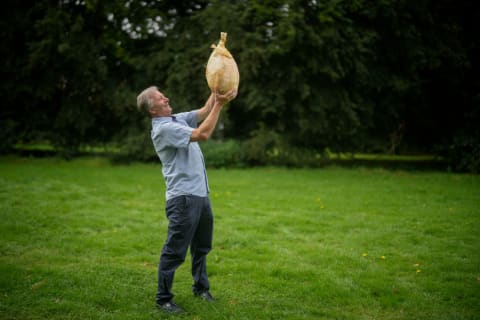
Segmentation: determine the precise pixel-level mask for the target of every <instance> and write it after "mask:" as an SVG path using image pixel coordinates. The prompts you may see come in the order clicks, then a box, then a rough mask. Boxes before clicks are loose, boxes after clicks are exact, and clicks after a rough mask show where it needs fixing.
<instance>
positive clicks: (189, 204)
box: [137, 86, 237, 313]
mask: <svg viewBox="0 0 480 320" xmlns="http://www.w3.org/2000/svg"><path fill="white" fill-rule="evenodd" d="M236 95H237V92H236V91H235V90H232V91H230V92H227V93H226V94H224V95H220V94H218V93H214V92H212V93H211V95H210V97H209V98H208V100H207V102H206V103H205V105H204V106H203V107H202V108H200V109H198V110H194V111H190V112H183V113H178V114H173V115H172V108H171V107H170V104H169V99H168V98H167V97H166V96H165V95H164V94H162V93H161V92H160V91H159V90H158V88H157V87H154V86H152V87H149V88H147V89H145V90H144V91H142V93H140V94H139V95H138V97H137V106H138V108H139V110H140V111H142V112H144V113H146V114H147V115H149V116H150V117H151V118H152V131H151V137H152V141H153V145H154V147H155V151H156V152H157V154H158V156H159V158H160V161H161V162H162V173H163V176H164V178H165V183H166V200H167V202H166V206H165V211H166V216H167V219H168V221H169V224H168V234H167V239H166V241H165V244H164V246H163V249H162V252H161V255H160V263H159V267H158V290H157V294H156V305H157V307H159V308H160V309H162V310H164V311H166V312H169V313H179V312H182V309H181V308H180V307H179V306H177V305H176V304H175V302H174V301H173V296H174V295H173V293H172V292H171V288H172V284H173V278H174V275H175V271H176V270H177V268H178V267H179V266H180V265H181V264H182V263H183V262H184V261H185V256H186V253H187V249H188V246H190V253H191V256H192V277H193V281H194V283H193V286H192V290H193V293H194V295H195V296H198V297H201V298H203V299H204V300H206V301H213V297H212V295H211V294H210V291H209V290H210V283H209V281H208V276H207V270H206V257H207V254H208V253H209V252H210V250H211V248H212V233H213V213H212V207H211V205H210V199H209V196H208V194H209V188H208V179H207V173H206V169H205V162H204V160H203V155H202V151H201V150H200V146H199V145H198V141H206V140H208V139H209V138H210V136H211V135H212V133H213V131H214V129H215V126H216V124H217V122H218V118H219V116H220V112H221V110H222V107H223V106H224V105H225V104H226V103H228V102H229V101H231V100H233V99H234V98H235V97H236ZM202 121H203V122H202ZM200 122H201V124H200V126H197V124H198V123H200Z"/></svg>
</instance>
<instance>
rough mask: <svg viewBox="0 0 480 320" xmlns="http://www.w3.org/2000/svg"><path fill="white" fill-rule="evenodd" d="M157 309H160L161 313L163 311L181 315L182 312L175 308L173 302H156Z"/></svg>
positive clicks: (180, 309) (177, 307)
mask: <svg viewBox="0 0 480 320" xmlns="http://www.w3.org/2000/svg"><path fill="white" fill-rule="evenodd" d="M157 308H159V309H162V310H163V311H165V312H167V313H182V312H183V310H182V308H180V307H179V306H177V305H176V303H175V302H173V301H169V302H165V303H162V304H160V303H158V302H157Z"/></svg>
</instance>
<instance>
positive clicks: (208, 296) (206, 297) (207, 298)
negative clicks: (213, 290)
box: [194, 291, 215, 302]
mask: <svg viewBox="0 0 480 320" xmlns="http://www.w3.org/2000/svg"><path fill="white" fill-rule="evenodd" d="M194 295H195V296H196V297H199V298H201V299H203V300H205V301H208V302H214V301H215V299H214V298H213V296H212V295H211V294H210V292H209V291H203V292H195V293H194Z"/></svg>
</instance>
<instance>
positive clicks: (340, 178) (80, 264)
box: [0, 157, 480, 320]
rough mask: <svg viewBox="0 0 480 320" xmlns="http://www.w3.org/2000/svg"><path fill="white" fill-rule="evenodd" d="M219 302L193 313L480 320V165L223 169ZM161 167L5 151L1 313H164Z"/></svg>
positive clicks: (182, 300)
mask: <svg viewBox="0 0 480 320" xmlns="http://www.w3.org/2000/svg"><path fill="white" fill-rule="evenodd" d="M209 180H210V187H211V189H212V193H211V199H212V203H213V207H214V213H215V219H216V220H215V234H214V250H213V251H212V252H211V254H210V255H209V262H208V268H209V269H208V270H209V274H210V281H211V285H212V293H213V294H214V296H216V297H217V298H218V299H219V301H217V302H216V303H214V304H207V303H204V302H202V301H198V300H197V299H195V298H194V297H193V296H192V294H191V291H190V287H191V277H190V275H189V268H190V261H189V260H188V259H187V261H186V262H185V264H184V265H182V267H180V269H179V270H178V272H177V274H176V278H175V282H174V288H173V289H174V293H175V294H176V301H177V303H178V304H179V305H181V306H182V307H183V308H184V309H186V311H187V313H186V314H184V315H183V316H180V317H178V318H181V319H196V320H198V319H479V318H480V253H479V252H480V234H479V231H480V229H479V226H480V176H474V175H466V174H452V173H440V172H415V171H398V170H385V169H367V168H356V169H351V168H350V169H345V168H339V167H328V168H324V169H315V170H313V169H296V170H288V169H282V168H259V169H243V170H219V169H217V170H213V169H210V170H209ZM164 190H165V189H164V182H163V178H162V176H161V171H160V166H159V165H153V164H150V165H148V164H133V165H128V166H127V165H125V166H123V165H117V166H112V165H110V164H109V163H108V162H107V161H106V160H102V159H101V158H88V159H77V160H74V161H70V162H66V161H63V160H56V159H28V158H17V157H4V158H0V219H1V220H0V221H1V222H0V318H1V319H162V318H172V317H166V316H165V315H163V314H162V313H161V312H160V311H157V310H156V309H155V307H154V294H155V290H156V272H157V269H156V268H157V263H158V257H159V252H160V250H161V247H162V244H163V241H164V240H165V234H166V228H167V220H166V218H165V214H164V203H165V200H164Z"/></svg>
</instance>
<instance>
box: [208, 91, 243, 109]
mask: <svg viewBox="0 0 480 320" xmlns="http://www.w3.org/2000/svg"><path fill="white" fill-rule="evenodd" d="M237 93H238V92H237V90H236V89H232V90H230V91H228V92H226V93H225V94H219V93H218V92H217V91H214V92H213V94H214V98H215V104H219V105H221V106H224V105H225V104H227V103H228V102H230V101H232V100H233V99H235V97H236V96H237Z"/></svg>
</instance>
